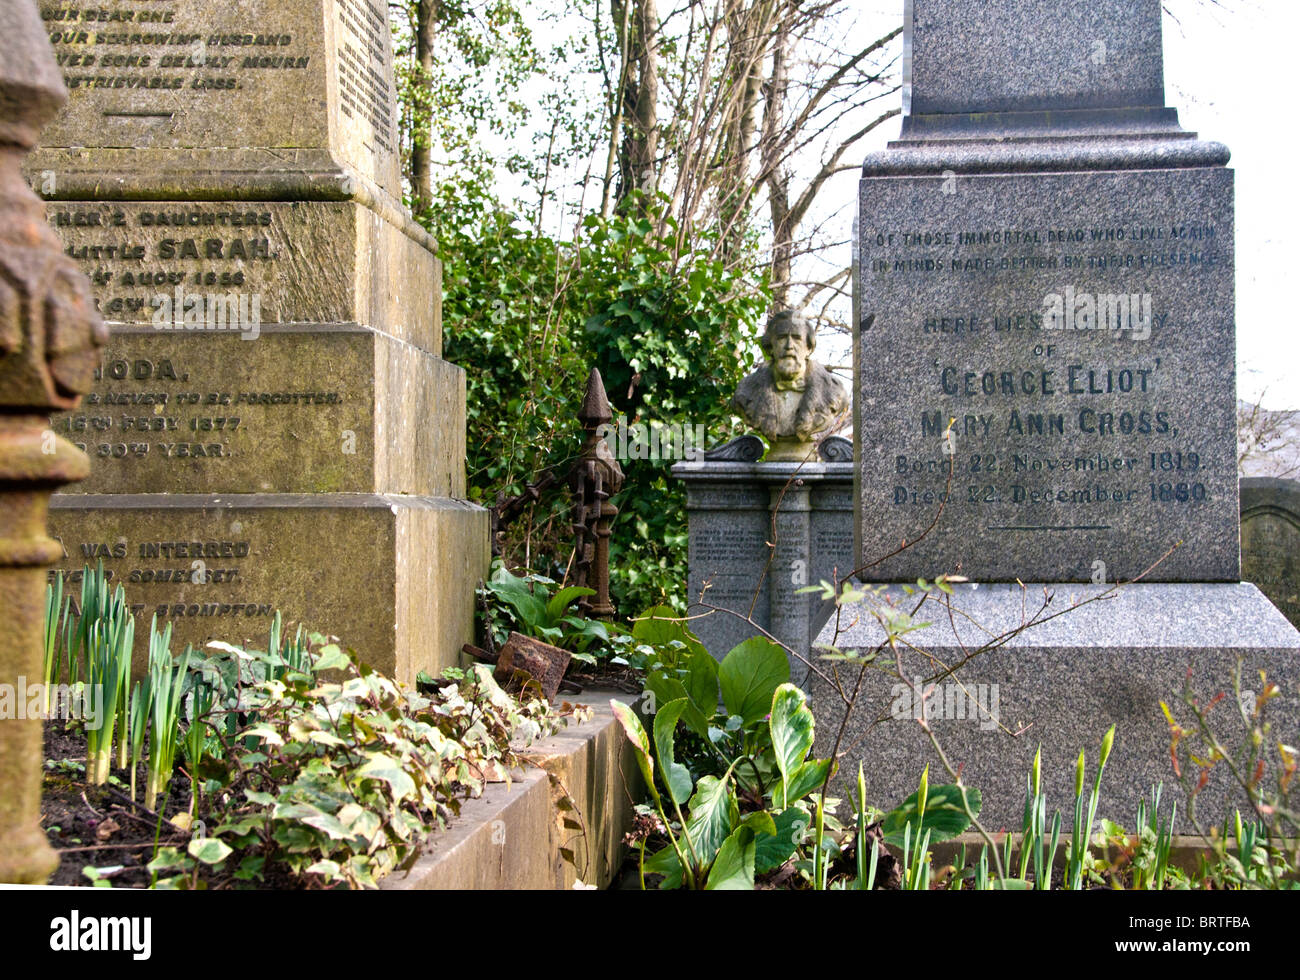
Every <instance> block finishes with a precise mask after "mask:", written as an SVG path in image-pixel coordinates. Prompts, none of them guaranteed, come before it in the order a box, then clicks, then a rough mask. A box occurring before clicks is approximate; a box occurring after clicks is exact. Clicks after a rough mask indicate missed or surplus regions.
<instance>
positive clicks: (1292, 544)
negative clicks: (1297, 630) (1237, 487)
mask: <svg viewBox="0 0 1300 980" xmlns="http://www.w3.org/2000/svg"><path fill="white" fill-rule="evenodd" d="M1241 577H1242V578H1243V579H1244V580H1245V581H1247V582H1253V583H1254V584H1255V585H1258V586H1259V588H1260V591H1261V592H1263V593H1264V594H1265V595H1266V596H1268V597H1269V599H1271V600H1272V601H1273V604H1274V605H1276V606H1277V608H1278V609H1280V610H1282V614H1283V615H1284V616H1286V618H1287V619H1289V620H1290V621H1291V624H1292V625H1293V626H1300V482H1298V481H1296V480H1282V479H1278V478H1277V477H1247V478H1245V479H1243V480H1242V481H1241Z"/></svg>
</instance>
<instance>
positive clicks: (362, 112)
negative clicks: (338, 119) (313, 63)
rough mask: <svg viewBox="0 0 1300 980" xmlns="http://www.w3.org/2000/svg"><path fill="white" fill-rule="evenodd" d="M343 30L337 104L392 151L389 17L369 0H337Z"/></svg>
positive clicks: (377, 142) (376, 142)
mask: <svg viewBox="0 0 1300 980" xmlns="http://www.w3.org/2000/svg"><path fill="white" fill-rule="evenodd" d="M335 10H336V11H337V15H338V23H339V25H340V26H341V28H342V30H341V31H339V34H338V46H337V53H338V71H339V108H340V110H341V111H342V113H343V115H344V116H346V117H347V118H348V119H350V120H355V121H357V122H359V123H363V124H365V125H366V126H367V127H368V134H369V136H370V139H371V140H373V142H374V146H371V147H369V148H370V149H371V151H372V152H373V151H374V150H375V148H376V147H377V148H378V149H379V150H381V151H382V152H383V153H385V154H391V153H392V152H393V147H394V145H395V144H396V141H397V137H396V129H395V126H396V122H395V117H394V104H393V93H392V87H391V84H390V82H389V78H390V74H391V69H390V66H389V65H388V63H387V60H386V55H387V50H388V48H387V44H386V39H387V37H388V31H389V27H388V21H387V20H386V18H385V16H384V12H383V10H382V8H376V7H375V6H374V4H372V3H371V2H370V0H336V3H335Z"/></svg>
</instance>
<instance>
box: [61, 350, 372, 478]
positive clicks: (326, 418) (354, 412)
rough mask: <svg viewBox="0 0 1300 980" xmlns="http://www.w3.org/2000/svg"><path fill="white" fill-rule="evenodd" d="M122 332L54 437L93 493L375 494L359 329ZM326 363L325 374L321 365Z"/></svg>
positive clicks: (369, 395)
mask: <svg viewBox="0 0 1300 980" xmlns="http://www.w3.org/2000/svg"><path fill="white" fill-rule="evenodd" d="M147 330H148V328H140V330H139V332H133V333H122V332H117V333H114V335H113V336H112V337H111V338H110V341H109V344H108V347H107V348H106V349H105V353H104V356H103V359H102V360H101V361H100V363H99V366H98V367H97V368H96V369H95V383H94V386H93V388H92V390H91V391H90V393H89V394H88V395H87V396H86V397H85V398H84V399H83V400H82V404H81V406H80V408H79V409H78V410H77V411H74V412H66V413H63V414H61V415H57V416H55V417H54V418H53V419H52V422H51V425H52V428H53V430H54V431H55V432H57V433H59V434H61V435H63V436H65V437H66V438H67V439H68V440H69V441H70V442H72V443H74V444H76V445H77V446H78V448H80V449H81V450H82V451H83V452H85V453H86V454H87V455H89V456H90V457H91V460H92V463H93V466H92V469H91V476H90V478H89V479H88V480H86V481H85V483H84V484H82V485H81V486H80V487H79V488H78V489H79V491H80V492H88V493H159V492H168V493H257V492H268V491H273V490H274V491H280V492H313V491H358V490H366V489H369V486H370V485H369V482H368V481H369V479H370V477H369V473H370V470H371V467H372V465H373V435H372V428H371V426H370V424H369V423H368V419H369V417H370V414H369V413H370V412H371V406H372V399H373V395H372V393H371V391H370V389H369V387H368V386H367V384H366V383H365V382H363V383H362V385H361V387H360V388H356V387H355V386H354V387H349V384H354V382H349V380H348V379H355V378H362V379H367V378H368V377H369V375H370V371H371V368H370V367H369V365H370V355H369V353H368V347H367V341H368V338H367V337H366V335H365V334H364V333H360V332H358V333H349V332H330V333H324V334H304V333H279V332H276V333H265V334H263V335H262V336H261V337H260V338H259V339H258V340H257V341H256V342H255V343H245V342H244V341H242V340H241V339H240V338H239V337H238V336H233V335H229V334H226V335H213V334H196V335H191V336H178V335H176V334H168V333H161V332H159V333H155V332H153V331H151V330H148V332H145V331H147ZM318 364H329V365H330V367H331V370H330V372H328V374H322V373H320V372H319V371H318V370H317V369H316V365H318Z"/></svg>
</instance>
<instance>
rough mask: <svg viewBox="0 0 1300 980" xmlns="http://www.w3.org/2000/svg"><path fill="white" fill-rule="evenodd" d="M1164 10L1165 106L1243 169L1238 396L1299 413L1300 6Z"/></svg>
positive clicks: (876, 3)
mask: <svg viewBox="0 0 1300 980" xmlns="http://www.w3.org/2000/svg"><path fill="white" fill-rule="evenodd" d="M901 6H902V4H901V0H867V2H866V3H864V5H863V7H864V13H865V15H866V23H867V24H868V25H870V27H871V28H877V27H878V28H880V33H883V32H884V31H885V30H888V29H889V28H888V25H890V24H892V23H896V22H897V20H898V17H899V14H900V8H901ZM1166 7H1167V8H1168V9H1167V10H1166V13H1165V18H1164V47H1165V103H1166V105H1169V106H1172V107H1173V108H1176V109H1178V110H1179V120H1180V121H1181V122H1182V124H1183V127H1184V128H1186V129H1190V130H1193V131H1196V132H1197V133H1199V135H1200V137H1201V138H1202V139H1208V140H1215V141H1217V142H1220V143H1226V144H1227V145H1228V148H1229V149H1230V150H1231V151H1232V162H1231V163H1230V166H1231V167H1232V168H1233V169H1234V170H1235V171H1236V187H1237V368H1238V374H1237V391H1238V394H1239V396H1240V397H1242V398H1247V399H1251V400H1256V399H1258V398H1260V397H1261V396H1262V397H1263V403H1264V406H1265V407H1266V408H1272V409H1278V410H1280V409H1300V315H1298V316H1296V317H1294V318H1292V317H1291V316H1290V315H1289V314H1288V313H1287V310H1288V309H1289V306H1290V289H1291V287H1292V285H1293V284H1292V283H1291V281H1290V276H1289V275H1288V274H1287V273H1286V265H1287V258H1286V256H1287V255H1291V256H1293V257H1294V256H1296V255H1297V254H1298V253H1300V226H1298V225H1297V218H1300V214H1298V213H1297V212H1298V211H1300V181H1298V180H1297V178H1296V175H1295V168H1296V164H1295V162H1294V160H1293V159H1292V155H1293V153H1294V150H1295V148H1296V147H1297V145H1298V144H1300V140H1297V139H1296V137H1295V136H1294V135H1293V134H1294V130H1293V128H1292V119H1293V117H1294V116H1295V110H1294V109H1293V108H1291V107H1290V106H1286V107H1284V106H1283V102H1284V99H1286V98H1287V97H1288V96H1289V94H1290V93H1291V92H1293V91H1294V90H1295V74H1296V72H1297V70H1300V53H1298V52H1297V50H1296V44H1297V42H1300V2H1297V0H1221V5H1218V6H1216V5H1215V4H1213V3H1211V2H1210V0H1166ZM1170 10H1172V11H1173V14H1172V15H1171V14H1170V13H1169V11H1170ZM1175 17H1176V18H1177V19H1175ZM872 36H878V34H873V35H872ZM897 43H899V44H901V39H900V41H899V42H897ZM900 50H901V48H900ZM900 101H901V100H900ZM898 129H899V122H898V120H896V119H895V120H890V121H889V122H888V123H886V124H885V125H883V126H882V127H880V129H879V130H877V131H876V132H875V133H873V134H872V135H871V137H870V138H869V141H864V145H863V150H862V154H865V153H866V151H867V150H869V149H877V148H879V147H882V146H884V144H885V143H886V142H887V141H889V140H891V139H895V138H897V136H898ZM1288 151H1291V152H1288ZM843 178H844V182H843V184H842V185H840V188H842V189H840V188H836V189H828V190H827V192H826V198H827V199H831V200H842V199H847V200H852V199H853V197H852V196H849V197H845V196H846V195H853V184H854V181H855V180H856V175H854V174H846V175H843ZM841 220H842V221H843V223H844V226H845V227H844V234H845V237H847V235H848V223H849V222H851V221H852V214H851V213H850V212H848V211H845V212H842V214H841ZM1297 285H1300V283H1297ZM846 363H847V359H846Z"/></svg>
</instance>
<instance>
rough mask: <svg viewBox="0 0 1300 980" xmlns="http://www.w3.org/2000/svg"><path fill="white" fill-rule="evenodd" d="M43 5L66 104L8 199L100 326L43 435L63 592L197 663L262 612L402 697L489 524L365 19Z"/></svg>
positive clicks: (362, 7)
mask: <svg viewBox="0 0 1300 980" xmlns="http://www.w3.org/2000/svg"><path fill="white" fill-rule="evenodd" d="M153 6H156V7H157V8H158V9H157V10H154V9H153ZM41 8H42V12H43V14H44V16H45V18H46V27H47V29H48V30H49V32H50V35H51V40H52V41H53V42H54V48H55V51H56V53H57V55H58V56H59V62H60V65H61V67H62V70H63V73H64V77H65V79H66V82H67V85H68V88H69V89H70V93H71V100H70V102H69V105H68V106H67V108H66V109H65V111H64V112H63V113H62V114H61V115H60V117H59V119H58V120H57V121H56V123H55V124H54V125H53V126H52V127H51V129H50V133H49V138H48V139H47V140H46V143H45V145H44V146H43V147H42V149H41V151H40V153H39V154H37V155H35V156H34V157H33V158H32V159H31V160H30V162H29V165H28V177H29V179H30V180H31V182H32V183H33V185H34V186H36V187H37V188H38V189H39V190H40V191H41V193H42V194H43V196H45V198H46V199H47V201H48V202H49V204H48V216H49V221H50V223H51V224H52V225H53V227H54V229H55V231H57V232H58V233H59V234H60V235H61V236H62V238H63V240H64V243H65V246H66V248H67V251H68V254H69V255H70V256H72V257H73V258H74V259H76V260H77V261H78V262H79V263H80V264H81V266H82V268H83V269H84V270H85V271H86V272H87V274H88V275H89V276H90V277H91V279H92V281H93V283H94V288H95V296H96V300H97V302H98V305H99V307H100V309H101V310H102V311H103V313H104V316H105V318H106V319H107V320H108V321H109V322H110V327H111V337H110V340H109V343H108V346H107V348H106V350H105V352H104V356H103V359H102V362H101V364H100V366H99V370H98V371H97V374H96V382H95V386H94V389H93V390H92V392H91V393H90V395H89V396H88V397H87V399H86V401H85V404H84V405H83V406H82V407H81V409H80V410H79V411H77V412H75V413H68V414H65V415H61V416H59V417H57V418H56V419H55V420H54V428H55V429H56V431H58V432H60V433H62V434H63V435H65V436H66V437H67V438H68V439H70V440H72V441H73V442H74V443H76V444H77V445H79V446H80V447H81V448H83V449H84V450H85V452H86V453H87V454H88V455H89V456H90V458H91V460H92V464H93V469H92V474H91V477H90V479H89V480H88V481H87V483H86V484H85V485H84V486H82V487H80V488H79V490H80V491H81V492H80V493H75V494H65V495H60V496H59V497H58V498H56V500H55V502H54V505H53V518H52V520H53V527H54V530H55V533H56V534H57V535H58V536H59V538H60V540H61V541H62V543H63V548H64V552H65V554H64V558H63V560H62V562H61V566H62V570H63V573H64V574H71V575H75V574H76V573H77V572H78V571H79V570H80V569H81V567H82V565H83V563H90V564H92V565H93V564H94V562H95V561H96V560H97V559H100V558H102V559H103V560H104V564H105V568H106V569H107V570H108V571H109V573H110V574H111V575H112V578H113V581H114V582H121V583H122V584H124V585H125V586H126V588H127V593H128V599H129V600H130V601H131V602H132V603H134V604H135V605H136V607H137V610H138V611H141V612H142V614H143V618H144V622H143V624H141V625H143V626H147V623H148V618H149V616H150V615H152V613H153V612H155V611H157V612H158V613H159V616H160V619H163V618H167V619H170V620H171V621H172V623H173V626H174V631H175V632H174V635H175V637H176V640H177V641H178V642H181V643H193V644H195V645H196V647H197V646H201V645H202V644H203V643H205V642H207V641H208V640H211V639H218V638H219V639H224V640H228V641H231V642H244V641H247V642H251V643H259V642H262V641H263V640H264V638H265V635H266V633H267V630H268V629H269V624H270V616H271V613H272V612H273V611H274V610H275V609H279V610H281V611H282V612H283V614H284V616H285V618H286V620H290V621H300V622H302V623H304V624H305V625H306V626H307V627H308V629H311V630H320V631H323V632H332V633H336V634H338V635H340V636H341V637H342V639H343V640H344V641H345V642H346V643H348V644H349V645H351V646H353V647H355V648H356V649H357V650H358V652H359V653H360V654H361V655H362V657H363V658H364V659H365V660H367V661H368V662H370V663H372V664H373V665H374V666H376V667H378V668H380V669H382V670H385V671H388V672H396V674H397V675H398V676H399V677H401V678H403V679H405V680H408V681H411V680H413V679H414V675H415V673H416V672H418V671H419V670H421V669H424V670H429V671H431V672H436V671H437V670H438V669H439V668H441V667H442V666H445V665H448V664H451V663H455V662H456V660H457V657H458V651H459V649H460V646H461V644H462V643H464V642H465V641H467V640H470V639H472V615H473V607H474V588H475V585H476V584H477V582H478V581H479V580H480V579H481V578H484V577H486V573H487V566H488V560H489V552H488V515H487V513H486V512H485V511H483V510H482V509H480V508H477V507H474V506H472V505H470V504H468V503H465V502H463V500H461V498H463V497H464V493H465V474H464V459H465V375H464V371H463V370H462V369H461V368H459V367H457V366H456V365H453V364H450V363H448V362H447V361H445V360H443V359H442V357H441V354H442V324H441V265H440V263H439V261H438V258H437V246H436V243H435V242H434V241H433V240H432V239H431V238H430V236H429V235H428V234H427V233H426V232H425V231H424V230H423V229H422V228H420V226H419V225H417V224H416V223H415V222H414V221H412V219H411V218H410V216H409V214H407V213H406V211H405V210H404V208H403V207H402V204H401V183H400V172H399V158H398V152H397V127H396V121H395V111H396V94H395V90H394V87H393V86H394V81H393V60H392V51H391V39H390V34H389V28H388V22H387V10H386V8H385V6H384V5H383V4H382V3H380V2H378V0H302V2H298V3H290V4H284V3H279V2H273V0H249V2H245V3H241V4H238V5H230V4H219V5H206V6H201V7H194V6H187V5H184V4H179V3H168V2H164V3H160V4H156V5H150V9H149V10H144V9H142V8H141V6H140V5H139V4H138V3H130V2H125V0H106V2H104V3H101V4H99V5H98V6H97V7H96V9H95V11H93V12H92V11H90V10H89V9H84V10H83V9H82V8H68V7H67V6H66V5H65V4H62V3H56V2H53V0H42V3H41ZM92 13H94V15H95V16H94V17H91V14H92Z"/></svg>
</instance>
